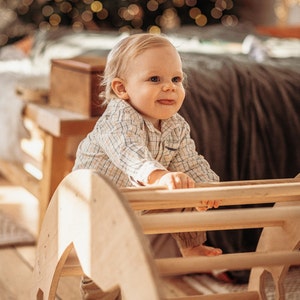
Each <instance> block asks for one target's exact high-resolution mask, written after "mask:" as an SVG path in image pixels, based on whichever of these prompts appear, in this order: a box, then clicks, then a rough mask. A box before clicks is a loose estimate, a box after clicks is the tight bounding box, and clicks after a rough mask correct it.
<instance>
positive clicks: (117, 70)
mask: <svg viewBox="0 0 300 300" xmlns="http://www.w3.org/2000/svg"><path fill="white" fill-rule="evenodd" d="M163 46H172V47H174V46H173V44H172V43H171V42H170V41H169V40H168V39H167V38H166V37H165V36H163V35H159V34H150V33H139V34H133V35H130V36H128V37H126V38H124V39H122V40H121V41H120V42H118V43H117V44H116V45H115V46H114V47H113V48H112V50H111V51H110V52H109V54H108V57H107V62H106V66H105V70H104V74H103V78H102V82H101V86H103V87H104V92H103V93H102V94H101V97H102V98H103V103H104V104H107V103H108V102H109V101H110V99H112V98H116V97H117V96H116V94H115V93H114V91H113V89H112V88H111V83H112V80H113V79H114V78H116V77H120V78H122V77H124V75H125V73H126V69H127V66H128V64H129V63H130V60H131V59H133V58H135V57H136V56H138V55H139V54H141V53H142V52H144V51H145V50H147V49H153V48H155V47H163Z"/></svg>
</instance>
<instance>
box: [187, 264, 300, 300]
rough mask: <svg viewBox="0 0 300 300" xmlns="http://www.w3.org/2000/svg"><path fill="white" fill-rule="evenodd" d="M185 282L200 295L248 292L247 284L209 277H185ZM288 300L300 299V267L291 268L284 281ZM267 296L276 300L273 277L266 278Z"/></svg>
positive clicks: (270, 299) (269, 299)
mask: <svg viewBox="0 0 300 300" xmlns="http://www.w3.org/2000/svg"><path fill="white" fill-rule="evenodd" d="M183 279H184V281H185V282H186V283H188V284H189V285H190V286H191V287H193V288H194V289H195V290H197V291H198V292H199V293H200V294H204V295H211V294H222V293H230V292H242V291H246V290H247V287H248V285H247V284H231V283H224V282H221V281H219V280H217V279H215V278H213V277H211V276H209V275H206V274H201V275H189V276H184V278H183ZM284 289H285V297H286V300H298V299H300V267H299V266H297V267H295V266H294V267H291V268H290V270H289V272H288V273H287V276H286V277H285V280H284ZM265 294H266V298H267V299H268V300H275V292H274V284H273V281H272V279H271V276H266V278H265Z"/></svg>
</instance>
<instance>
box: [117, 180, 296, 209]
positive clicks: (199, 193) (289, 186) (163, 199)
mask: <svg viewBox="0 0 300 300" xmlns="http://www.w3.org/2000/svg"><path fill="white" fill-rule="evenodd" d="M122 192H123V195H124V196H125V198H126V199H127V200H128V201H129V203H130V205H131V206H132V208H133V209H135V210H144V209H145V210H146V209H157V208H159V209H168V208H180V207H197V206H199V207H201V206H202V203H201V201H205V200H222V203H221V205H242V204H259V203H274V202H284V201H298V200H300V182H299V181H295V182H286V183H276V184H274V183H270V184H256V185H242V186H212V187H199V188H193V189H177V190H165V189H157V190H155V189H150V190H143V189H135V190H130V189H128V190H123V191H122Z"/></svg>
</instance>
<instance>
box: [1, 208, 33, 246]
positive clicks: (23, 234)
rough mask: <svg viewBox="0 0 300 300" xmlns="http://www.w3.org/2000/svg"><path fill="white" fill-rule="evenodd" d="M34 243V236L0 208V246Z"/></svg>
mask: <svg viewBox="0 0 300 300" xmlns="http://www.w3.org/2000/svg"><path fill="white" fill-rule="evenodd" d="M34 244H35V237H34V236H33V235H32V234H31V233H30V232H29V231H27V230H26V229H25V228H24V227H22V226H20V224H17V223H16V222H15V221H14V220H13V219H12V218H11V217H9V216H8V215H6V214H5V213H4V212H3V211H1V210H0V247H11V246H21V245H22V246H25V245H34Z"/></svg>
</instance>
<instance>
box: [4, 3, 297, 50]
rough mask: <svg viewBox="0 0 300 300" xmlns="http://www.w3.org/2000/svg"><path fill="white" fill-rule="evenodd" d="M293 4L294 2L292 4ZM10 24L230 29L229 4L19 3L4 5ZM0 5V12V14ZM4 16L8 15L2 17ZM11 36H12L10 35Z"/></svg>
mask: <svg viewBox="0 0 300 300" xmlns="http://www.w3.org/2000/svg"><path fill="white" fill-rule="evenodd" d="M294 1H297V0H294ZM4 2H5V9H6V10H7V11H9V12H10V15H11V16H12V17H11V20H13V15H15V19H20V18H21V19H22V20H21V23H22V24H30V26H29V27H25V26H23V28H22V26H20V28H19V36H22V35H26V33H28V32H29V31H30V30H31V31H32V30H34V29H36V28H40V29H51V28H58V27H61V26H70V27H71V28H73V30H74V31H81V30H84V29H90V27H89V26H93V27H92V28H93V29H95V26H96V28H99V29H102V28H114V29H116V30H119V31H120V32H123V31H130V30H132V29H134V30H140V31H151V32H156V33H157V32H163V31H166V30H174V29H176V28H178V27H179V26H181V25H184V24H193V25H197V26H200V27H203V26H206V25H208V24H214V23H221V24H223V25H226V26H234V25H236V24H237V23H238V18H237V17H236V16H235V15H234V14H232V12H231V10H233V8H234V1H233V0H143V1H136V0H119V1H111V0H96V1H95V0H54V1H49V0H38V1H33V0H19V1H8V0H7V1H4ZM1 9H2V7H1V2H0V12H1ZM6 15H8V14H6ZM14 34H15V32H14ZM12 35H13V34H12V32H11V30H7V32H0V46H3V45H5V44H6V43H7V42H8V41H9V40H10V38H11V37H12Z"/></svg>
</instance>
